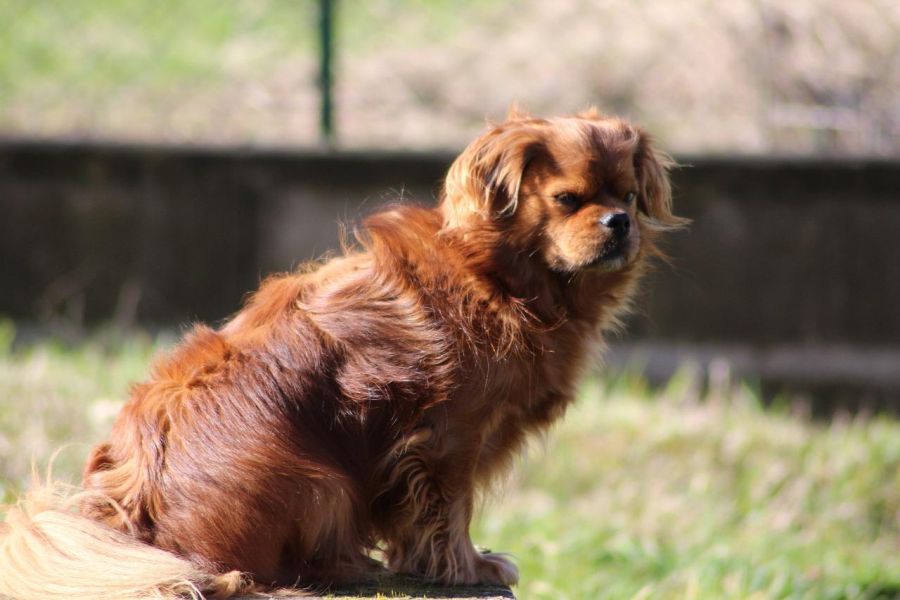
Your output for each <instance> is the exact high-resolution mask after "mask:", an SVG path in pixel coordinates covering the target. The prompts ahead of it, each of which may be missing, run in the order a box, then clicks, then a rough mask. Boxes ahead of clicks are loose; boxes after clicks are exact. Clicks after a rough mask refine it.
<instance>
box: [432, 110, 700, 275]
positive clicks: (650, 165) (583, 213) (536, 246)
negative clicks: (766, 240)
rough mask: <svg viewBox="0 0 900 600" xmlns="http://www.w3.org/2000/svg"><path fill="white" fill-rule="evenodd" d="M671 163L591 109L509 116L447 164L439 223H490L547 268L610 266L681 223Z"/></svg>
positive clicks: (627, 128) (650, 248) (627, 261)
mask: <svg viewBox="0 0 900 600" xmlns="http://www.w3.org/2000/svg"><path fill="white" fill-rule="evenodd" d="M670 164H671V161H670V160H669V159H668V157H667V156H666V155H664V154H662V153H660V152H658V151H657V150H655V149H654V148H653V146H652V143H651V141H650V138H649V136H648V135H646V134H645V133H644V132H643V131H642V130H640V129H639V128H636V127H633V126H631V125H629V124H628V123H626V122H624V121H621V120H619V119H616V118H607V117H603V116H601V115H600V114H599V113H597V112H596V111H594V110H591V111H588V112H585V113H581V114H579V115H577V116H575V117H564V118H555V119H536V118H532V117H529V116H527V115H522V114H520V113H517V112H512V113H511V114H510V116H509V117H508V118H507V120H506V121H505V122H503V123H501V124H499V125H497V126H495V127H493V128H492V129H491V130H490V131H488V132H487V133H486V134H484V135H483V136H481V137H480V138H478V139H477V140H475V141H474V142H473V143H472V144H470V145H469V147H468V148H466V150H465V151H464V152H463V153H462V154H461V155H460V156H459V158H457V160H456V161H455V162H454V163H453V165H452V166H451V168H450V171H449V173H448V175H447V180H446V182H445V186H444V195H443V199H442V201H441V211H442V213H443V217H444V223H445V227H447V228H450V229H463V230H465V229H467V228H482V229H483V228H484V227H485V226H487V227H489V228H493V229H494V230H496V231H498V232H499V233H501V234H502V236H503V241H504V244H507V245H509V246H510V247H512V248H513V249H514V250H515V251H517V252H520V253H527V255H529V256H532V257H534V259H535V260H538V261H540V262H541V263H542V264H543V265H544V266H546V267H547V268H549V269H551V270H554V271H559V272H569V273H571V272H579V271H584V270H589V269H591V270H598V271H606V272H611V271H618V270H621V269H622V268H624V267H626V266H628V265H631V264H633V263H634V262H635V260H636V259H637V258H638V257H639V256H640V255H642V254H644V253H646V252H655V251H656V250H655V246H654V245H653V238H654V234H655V232H657V231H660V230H664V229H669V228H673V227H677V226H679V225H680V224H681V223H682V222H683V220H682V219H680V218H678V217H675V216H674V215H673V214H672V211H671V191H670V187H669V179H668V173H667V171H668V168H669V166H670Z"/></svg>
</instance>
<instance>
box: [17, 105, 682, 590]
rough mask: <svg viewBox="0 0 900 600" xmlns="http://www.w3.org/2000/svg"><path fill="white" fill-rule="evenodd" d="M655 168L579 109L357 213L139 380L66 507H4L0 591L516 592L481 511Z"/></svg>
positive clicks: (47, 493)
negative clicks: (407, 197) (377, 582)
mask: <svg viewBox="0 0 900 600" xmlns="http://www.w3.org/2000/svg"><path fill="white" fill-rule="evenodd" d="M667 167H668V160H667V158H666V157H665V156H664V155H662V154H660V153H659V152H657V151H656V150H654V148H653V146H652V144H651V142H650V140H649V138H648V136H647V135H646V134H644V132H642V131H641V130H640V129H638V128H635V127H633V126H631V125H629V124H627V123H625V122H623V121H621V120H618V119H615V118H607V117H603V116H601V115H599V114H598V113H596V112H595V111H590V112H587V113H583V114H580V115H578V116H576V117H567V118H554V119H546V120H545V119H537V118H532V117H530V116H527V115H523V114H517V113H515V112H513V113H512V114H511V115H510V116H509V117H508V118H507V120H506V121H505V122H503V123H501V124H499V125H496V126H494V127H493V128H491V129H490V130H489V131H488V132H487V133H485V134H484V135H482V136H481V137H479V138H478V139H476V140H475V141H474V142H473V143H472V144H471V145H470V146H469V147H468V148H466V150H465V151H464V152H463V153H462V155H460V156H459V157H458V158H457V159H456V161H455V162H454V163H453V165H452V166H451V168H450V171H449V173H448V174H447V178H446V181H445V184H444V188H443V193H442V197H441V199H440V202H439V205H438V206H437V207H436V208H421V207H414V206H394V207H391V208H388V209H385V210H382V211H380V212H378V213H376V214H374V215H372V216H370V217H368V218H367V219H366V220H365V222H364V225H363V227H362V228H361V230H360V231H359V233H358V234H357V238H358V244H357V245H356V247H355V248H354V249H352V250H348V251H347V252H346V253H345V254H344V255H343V256H341V257H339V258H335V259H333V260H330V261H328V262H326V263H324V264H321V265H319V266H317V267H315V268H308V269H304V270H303V271H302V272H296V273H290V274H286V275H279V276H275V277H271V278H269V279H268V280H266V281H265V282H264V283H263V284H262V286H261V287H260V289H259V291H257V292H256V293H255V294H254V295H253V296H252V297H251V298H250V299H249V300H248V302H247V303H246V306H245V307H244V308H243V310H241V311H240V312H239V313H237V315H236V316H235V317H234V318H232V319H231V320H230V321H229V322H227V323H226V324H225V325H224V326H223V327H221V328H220V329H218V330H215V329H210V328H207V327H202V326H200V327H196V328H195V329H194V330H193V331H192V332H191V333H190V334H189V335H187V336H186V338H185V339H184V341H183V342H182V343H181V344H180V345H179V346H178V347H177V348H176V349H175V350H174V351H173V352H172V353H171V354H169V355H168V356H166V357H164V358H163V359H162V360H160V361H159V362H158V363H157V364H156V365H155V367H154V368H153V370H152V374H151V376H150V379H149V381H147V382H146V383H141V384H139V385H136V386H135V387H134V388H133V389H132V391H131V399H130V400H129V402H128V403H127V404H126V405H125V406H124V408H122V411H121V413H120V414H119V416H118V418H117V420H116V422H115V425H114V426H113V430H112V433H111V435H110V438H109V440H108V441H106V442H103V443H101V444H99V445H98V446H96V447H95V448H94V449H93V451H92V452H91V454H90V457H89V459H88V461H87V465H86V467H85V469H84V480H83V485H84V491H83V492H81V493H79V494H77V495H75V496H70V497H68V498H64V497H62V496H61V495H60V494H59V493H57V492H56V491H54V486H52V485H51V486H49V487H48V486H44V487H38V488H37V489H36V490H34V491H32V492H31V493H30V494H29V496H28V497H27V498H26V499H25V500H24V501H23V502H21V503H20V504H19V505H18V506H17V507H11V508H10V509H9V510H8V514H7V520H6V523H5V524H4V525H2V533H0V540H2V541H0V592H2V593H5V594H8V595H10V596H13V597H16V598H28V599H30V598H35V599H48V598H60V599H62V598H65V599H66V600H71V599H74V598H92V599H96V598H149V597H161V596H162V597H167V596H173V595H178V594H194V595H198V594H200V593H204V594H210V595H214V596H217V597H227V596H229V595H233V594H235V593H238V592H240V591H246V590H247V589H249V588H250V587H251V586H255V588H256V589H265V588H269V587H272V586H285V585H287V586H292V585H328V584H336V583H343V582H349V581H353V580H357V579H361V578H365V577H367V575H370V574H371V573H372V572H373V571H374V570H377V569H382V568H384V567H383V566H382V565H381V563H380V562H378V561H376V560H375V559H373V558H372V552H373V550H376V549H380V550H381V551H382V552H383V556H384V557H385V560H386V563H387V568H388V569H389V570H390V571H392V572H397V573H411V574H418V575H421V576H424V577H427V578H430V579H432V580H435V581H438V582H442V583H445V584H473V583H491V584H511V583H515V582H516V580H517V578H518V574H517V570H516V567H515V566H514V565H513V564H512V562H510V561H509V560H508V559H507V558H505V557H504V556H501V555H498V554H491V553H482V552H479V551H478V550H476V548H475V546H474V545H473V543H472V540H471V539H470V537H469V523H470V521H471V519H472V512H473V504H474V501H475V498H476V494H477V493H478V492H479V490H481V489H483V488H484V487H485V485H486V484H487V483H488V482H490V481H491V480H492V478H495V477H497V476H498V474H500V473H501V472H503V471H504V470H505V469H507V467H508V466H509V464H510V462H511V460H512V459H513V457H515V456H516V454H517V452H519V451H520V450H521V447H522V443H523V440H524V439H525V438H526V436H527V435H528V434H529V433H532V432H537V431H540V430H542V429H545V428H546V427H547V426H548V425H550V424H551V423H553V422H554V421H555V420H556V419H558V418H559V417H560V416H561V415H562V414H563V412H564V411H565V409H566V407H567V406H568V405H569V403H570V402H571V401H572V399H573V394H574V390H575V383H576V378H577V376H578V374H579V370H580V369H581V368H582V366H583V363H584V362H585V358H586V356H587V355H588V350H589V348H590V346H591V344H592V343H593V342H596V341H597V338H598V337H599V335H600V333H601V332H602V331H603V330H604V329H605V328H609V327H610V326H611V325H613V324H615V323H616V319H617V315H620V314H621V312H622V311H623V310H624V309H625V308H626V307H627V304H628V302H629V298H630V297H631V295H632V293H633V291H634V288H635V283H636V281H637V279H638V277H639V275H640V273H641V271H642V269H643V266H644V265H645V262H646V260H645V259H646V258H647V257H648V256H649V255H653V254H658V253H659V252H658V250H657V247H656V245H655V243H656V241H657V238H658V235H659V233H660V232H661V231H664V230H666V229H669V228H672V227H676V226H678V225H679V224H680V223H681V222H682V220H681V219H679V218H677V217H675V216H673V214H672V212H671V199H670V196H671V194H670V188H669V181H668V178H667Z"/></svg>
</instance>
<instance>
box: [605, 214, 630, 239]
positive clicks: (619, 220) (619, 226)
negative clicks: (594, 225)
mask: <svg viewBox="0 0 900 600" xmlns="http://www.w3.org/2000/svg"><path fill="white" fill-rule="evenodd" d="M600 222H601V223H603V224H604V225H606V226H607V227H609V228H610V229H612V230H613V233H615V234H616V236H617V237H625V236H626V235H628V230H629V229H631V219H630V218H629V217H628V213H625V212H611V213H606V214H605V215H603V216H602V217H600Z"/></svg>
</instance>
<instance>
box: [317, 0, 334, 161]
mask: <svg viewBox="0 0 900 600" xmlns="http://www.w3.org/2000/svg"><path fill="white" fill-rule="evenodd" d="M319 48H320V55H319V58H320V62H319V91H320V94H321V113H320V120H319V133H320V135H321V138H322V143H323V144H326V145H329V146H330V145H331V144H332V143H334V120H333V110H332V78H331V63H332V59H333V57H334V0H319Z"/></svg>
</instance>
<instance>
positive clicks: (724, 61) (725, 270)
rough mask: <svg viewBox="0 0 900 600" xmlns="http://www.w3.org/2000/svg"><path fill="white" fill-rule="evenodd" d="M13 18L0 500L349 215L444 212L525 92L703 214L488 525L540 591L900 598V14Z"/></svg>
mask: <svg viewBox="0 0 900 600" xmlns="http://www.w3.org/2000/svg"><path fill="white" fill-rule="evenodd" d="M0 23H2V25H0V356H2V360H0V499H2V498H4V497H5V498H6V499H11V498H12V497H13V496H14V494H16V493H18V492H19V491H20V490H21V489H22V488H23V486H24V482H25V481H26V480H27V477H28V472H29V465H30V462H31V460H32V459H36V460H38V462H39V463H40V464H44V462H45V461H46V459H47V457H48V456H49V455H50V453H51V452H52V451H53V450H54V449H55V448H57V447H59V445H60V444H62V443H65V442H76V445H75V447H74V449H73V450H69V451H66V452H64V453H63V455H62V456H61V457H60V459H59V471H60V473H62V474H64V475H68V476H71V477H72V478H76V479H77V472H78V469H79V466H80V461H81V460H82V459H83V456H84V453H85V452H86V451H87V447H86V446H84V447H82V446H80V445H79V444H86V443H88V442H90V441H92V440H96V439H99V438H100V437H101V436H102V435H104V432H105V431H106V430H107V429H108V427H109V424H110V421H111V419H112V417H113V415H114V414H115V412H116V411H117V409H118V407H119V406H120V405H121V402H122V400H123V399H124V398H125V397H126V395H127V391H126V390H127V384H128V382H129V381H134V380H136V379H140V378H141V377H143V376H145V374H146V371H147V366H148V364H149V361H150V359H151V357H152V356H153V355H154V354H155V353H157V352H159V351H161V350H164V349H166V348H168V347H170V346H171V345H172V344H173V343H174V341H175V339H176V338H177V336H178V334H179V333H180V332H181V331H183V330H184V328H186V327H187V326H189V325H190V324H191V323H192V322H195V321H197V320H205V321H209V322H212V323H218V322H221V320H222V319H224V318H226V317H227V316H228V315H229V314H231V313H233V312H234V311H235V310H236V309H237V308H238V307H239V306H240V302H241V300H242V298H243V297H244V295H245V294H246V293H247V292H248V291H250V290H252V289H254V288H255V287H256V286H257V285H258V283H259V281H260V279H261V278H263V277H264V276H265V275H266V274H268V273H271V272H275V271H281V270H286V269H291V268H293V267H295V266H297V265H298V264H300V263H302V262H304V261H306V260H309V259H313V258H316V257H320V256H322V255H324V254H327V253H329V252H333V251H334V250H335V249H336V248H337V246H338V224H339V223H351V224H352V223H353V222H355V221H357V220H358V219H359V218H360V217H361V216H363V215H365V214H366V213H368V212H370V211H372V210H374V209H375V208H377V207H378V206H379V205H380V204H382V203H384V202H386V201H393V200H396V199H398V198H399V199H406V200H412V201H417V202H422V203H430V202H433V201H434V199H435V197H436V195H437V193H438V191H439V189H440V182H441V178H442V176H443V174H444V172H445V170H446V168H447V166H448V165H449V163H450V161H451V160H452V159H453V157H454V156H455V155H456V154H457V153H458V152H459V151H460V150H461V149H462V148H463V147H464V146H465V144H466V143H467V142H468V141H469V140H471V139H473V138H474V137H475V136H477V135H478V134H479V133H480V132H481V131H483V129H484V128H485V125H486V123H487V122H488V121H492V120H500V119H502V118H503V115H504V114H505V112H506V110H507V107H508V106H509V105H510V104H511V103H513V102H517V103H519V104H520V105H522V106H524V107H526V108H527V109H528V110H530V111H531V112H533V113H535V114H537V115H541V116H549V115H557V114H566V113H572V112H576V111H578V110H580V109H583V108H585V107H588V106H592V105H593V106H597V107H599V108H600V109H602V110H603V111H604V112H609V113H614V114H617V115H620V116H624V117H626V118H629V119H632V120H634V121H636V122H638V123H640V124H641V125H642V126H644V127H645V128H646V129H647V130H649V131H650V132H652V133H653V134H654V136H655V137H656V139H657V141H658V145H659V146H660V147H662V148H664V149H665V150H667V151H669V152H671V153H672V154H673V155H674V156H675V158H676V159H677V160H678V161H679V163H680V165H681V166H680V167H679V168H678V169H677V170H676V171H675V172H674V173H673V182H674V185H675V205H676V209H677V212H679V214H682V215H684V216H687V217H690V218H691V219H693V225H692V226H691V227H690V228H689V229H688V230H686V231H684V232H680V233H677V234H673V235H672V236H670V239H669V240H668V243H667V250H668V252H669V254H670V255H671V256H672V264H670V265H660V266H658V268H656V269H655V271H654V272H653V273H652V274H651V276H650V277H649V278H648V280H647V282H646V284H645V286H644V288H645V289H644V291H643V292H642V295H641V299H640V301H639V302H638V305H637V310H636V312H635V314H634V315H633V316H632V317H631V318H630V320H629V323H628V327H627V330H626V331H625V332H624V333H623V334H621V335H619V336H618V337H616V338H614V339H613V340H612V343H611V345H610V351H609V353H608V355H607V357H606V363H605V367H604V368H603V369H602V370H601V369H600V366H601V365H600V363H599V362H598V364H597V367H598V368H597V369H596V371H597V372H598V373H602V375H603V376H602V377H599V378H598V377H592V378H591V379H590V380H589V382H588V383H587V384H586V385H585V389H584V391H583V396H584V398H583V401H582V402H581V403H580V404H579V407H578V408H576V409H575V411H576V412H575V415H576V416H575V418H570V419H568V420H567V421H566V422H565V423H564V424H563V425H562V426H561V427H560V428H559V431H558V432H556V434H555V437H554V438H553V439H554V441H552V442H548V443H547V446H549V447H546V448H544V450H542V451H538V452H536V453H534V454H535V455H536V456H538V457H540V458H536V459H533V460H532V461H529V462H528V463H527V464H526V465H525V466H524V467H522V468H521V469H520V474H519V475H518V476H517V477H516V478H515V480H514V481H513V482H512V483H510V486H509V487H510V491H509V493H508V495H507V496H505V497H504V498H505V499H504V500H502V501H501V502H499V503H496V504H495V505H493V508H490V509H488V510H487V512H486V513H485V517H483V519H482V521H481V522H480V523H479V525H478V528H477V530H478V534H479V536H480V538H479V539H480V540H482V543H484V541H487V542H489V544H488V545H491V546H493V547H495V548H501V549H509V550H510V551H512V552H514V553H515V554H516V555H517V558H518V560H519V562H520V564H521V565H522V566H523V584H522V587H521V588H520V595H521V597H523V598H595V597H615V598H631V597H641V598H647V597H709V598H724V597H803V598H825V597H827V598H857V597H860V598H893V597H898V595H900V562H898V561H900V558H898V555H900V553H898V552H897V548H898V547H900V423H898V421H897V420H896V416H895V415H896V414H897V410H898V409H900V3H897V2H896V1H892V0H852V1H843V2H838V1H829V0H793V1H791V2H782V1H777V0H730V1H729V2H716V1H713V0H635V1H630V2H629V1H625V0H608V1H602V0H554V1H550V0H545V1H538V0H529V1H523V2H500V1H494V0H482V1H478V2H476V1H470V0H457V1H451V0H430V1H425V0H369V1H366V2H363V1H361V0H333V1H328V0H246V1H238V0H190V1H188V2H178V3H175V2H159V1H156V0H67V1H66V2H51V1H47V0H0ZM42 461H43V462H42ZM598 507H602V511H600V512H602V513H603V514H602V515H599V516H598V514H599V513H598V512H597V511H598ZM573 515H574V517H573ZM601 591H602V593H601Z"/></svg>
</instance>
